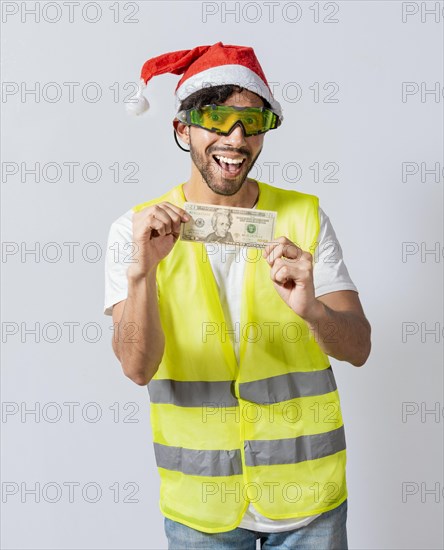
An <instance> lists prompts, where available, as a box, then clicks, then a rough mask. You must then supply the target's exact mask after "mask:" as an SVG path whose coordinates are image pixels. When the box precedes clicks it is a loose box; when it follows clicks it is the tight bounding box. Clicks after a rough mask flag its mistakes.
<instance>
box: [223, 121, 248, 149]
mask: <svg viewBox="0 0 444 550" xmlns="http://www.w3.org/2000/svg"><path fill="white" fill-rule="evenodd" d="M222 138H223V142H224V143H227V144H229V145H231V146H232V147H236V146H237V147H238V146H239V145H240V144H245V143H246V141H245V133H244V129H243V126H242V124H240V122H236V124H234V125H233V127H232V128H231V131H230V133H229V134H228V136H222Z"/></svg>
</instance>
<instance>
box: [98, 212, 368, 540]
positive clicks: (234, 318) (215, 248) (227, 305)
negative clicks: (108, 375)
mask: <svg viewBox="0 0 444 550" xmlns="http://www.w3.org/2000/svg"><path fill="white" fill-rule="evenodd" d="M132 214H133V213H132V210H128V212H126V213H125V214H123V216H121V217H120V218H118V219H117V220H116V221H115V222H114V223H113V224H112V225H111V228H110V231H109V236H108V247H107V253H106V260H105V305H104V313H105V315H112V308H113V305H114V304H116V303H117V302H120V301H121V300H125V299H126V298H127V296H128V281H127V278H126V271H127V269H128V266H129V265H130V263H129V260H130V259H131V254H132V253H133V248H132V246H131V245H129V244H128V243H131V241H132ZM319 216H320V231H319V238H318V242H319V244H318V246H317V249H316V250H315V251H314V254H313V257H314V266H313V281H314V286H315V296H316V297H318V296H322V295H323V294H327V293H329V292H336V291H338V290H354V291H355V292H357V288H356V286H355V285H354V284H353V281H352V280H351V279H350V276H349V274H348V270H347V267H346V265H345V263H344V260H343V258H342V249H341V246H340V244H339V242H338V240H337V238H336V234H335V232H334V229H333V227H332V225H331V223H330V220H329V218H328V216H326V214H325V213H324V212H323V210H322V209H321V208H319ZM205 246H206V248H207V252H208V258H209V260H210V264H211V267H212V269H213V273H214V277H215V279H216V282H217V286H218V288H219V296H220V301H221V304H222V308H223V311H224V314H225V318H226V320H227V323H231V327H227V328H229V329H230V330H229V331H228V332H229V334H230V337H231V339H232V343H233V346H234V349H235V353H236V357H237V360H238V361H239V341H240V338H239V337H240V333H239V330H240V307H241V289H242V279H243V272H244V267H245V257H244V255H243V254H241V247H240V246H237V245H229V244H223V243H217V242H212V243H206V245H205ZM233 328H234V336H233V333H232V332H231V330H232V329H233ZM320 515H321V514H317V515H314V516H305V517H300V518H294V519H282V520H273V519H270V518H267V517H265V516H263V515H261V514H260V513H259V512H258V511H257V510H256V509H255V508H254V504H252V503H250V504H249V506H248V509H247V511H246V512H245V515H244V517H243V518H242V521H241V523H240V525H239V527H243V528H244V529H251V530H254V531H261V532H264V533H277V532H280V531H290V530H292V529H298V528H299V527H303V526H304V525H307V524H308V523H310V522H311V521H313V520H314V519H315V518H317V517H318V516H320Z"/></svg>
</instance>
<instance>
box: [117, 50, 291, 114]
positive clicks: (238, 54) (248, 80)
mask: <svg viewBox="0 0 444 550" xmlns="http://www.w3.org/2000/svg"><path fill="white" fill-rule="evenodd" d="M165 73H173V74H183V76H182V78H181V79H180V80H179V82H178V83H177V86H176V90H175V97H176V109H178V108H179V105H180V103H181V102H182V101H183V100H184V99H185V98H187V97H188V96H189V95H191V94H192V93H194V92H196V91H197V90H201V89H202V88H206V87H209V86H220V85H222V84H237V85H238V86H242V88H245V89H247V90H249V91H251V92H254V93H255V94H257V95H259V96H261V97H262V98H264V99H266V100H267V101H268V102H269V103H270V105H271V108H272V110H273V112H275V113H276V114H277V115H278V116H279V118H280V119H281V121H282V120H283V116H282V108H281V106H280V104H279V102H278V101H276V99H275V98H274V97H273V94H272V93H271V90H270V87H269V86H268V82H267V79H266V78H265V75H264V72H263V70H262V67H261V66H260V63H259V61H258V59H257V57H256V55H255V53H254V50H253V48H250V47H247V46H233V45H224V44H222V42H217V43H216V44H213V45H212V46H197V47H196V48H193V49H192V50H179V51H177V52H170V53H165V54H163V55H159V56H157V57H153V58H152V59H148V61H146V62H145V63H144V65H143V67H142V71H141V73H140V84H139V89H138V92H137V94H136V102H131V103H127V105H126V106H127V109H128V111H129V112H130V113H132V114H136V115H140V114H142V113H144V112H145V111H147V110H148V109H149V103H148V100H147V99H146V97H145V96H144V95H143V90H144V88H145V87H146V85H147V83H148V81H149V80H150V79H151V78H152V77H153V76H157V75H160V74H165Z"/></svg>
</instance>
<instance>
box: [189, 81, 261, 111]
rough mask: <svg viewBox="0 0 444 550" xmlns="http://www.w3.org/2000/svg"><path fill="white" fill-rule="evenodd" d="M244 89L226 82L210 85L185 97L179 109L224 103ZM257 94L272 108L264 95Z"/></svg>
mask: <svg viewBox="0 0 444 550" xmlns="http://www.w3.org/2000/svg"><path fill="white" fill-rule="evenodd" d="M244 89H246V88H243V87H242V86H238V85H237V84H224V85H222V86H208V87H206V88H202V89H201V90H197V92H194V93H193V94H191V95H189V96H188V97H187V98H185V99H184V100H183V101H182V103H181V104H180V107H179V111H182V110H184V109H200V108H201V107H203V106H204V105H210V104H211V103H215V104H216V105H219V104H221V103H224V102H225V101H226V100H227V99H228V98H229V97H231V96H232V95H233V94H234V93H239V94H240V93H242V91H243V90H244ZM253 93H254V92H253ZM256 95H257V96H258V97H260V98H261V99H262V101H263V102H264V107H266V108H267V109H271V105H270V103H269V102H268V101H267V100H266V99H265V98H264V97H262V96H260V95H259V94H256Z"/></svg>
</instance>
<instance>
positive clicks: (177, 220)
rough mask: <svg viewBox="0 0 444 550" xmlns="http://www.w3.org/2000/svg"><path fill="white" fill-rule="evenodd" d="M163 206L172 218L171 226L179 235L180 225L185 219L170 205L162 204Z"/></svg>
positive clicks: (173, 231)
mask: <svg viewBox="0 0 444 550" xmlns="http://www.w3.org/2000/svg"><path fill="white" fill-rule="evenodd" d="M162 208H163V209H164V211H165V212H166V213H167V215H168V216H169V217H170V218H171V227H172V233H174V234H175V235H178V234H179V233H180V225H181V223H185V220H184V219H183V218H182V217H181V215H180V214H179V213H178V212H176V211H175V210H173V209H172V208H171V207H169V206H168V205H166V204H164V205H162Z"/></svg>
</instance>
